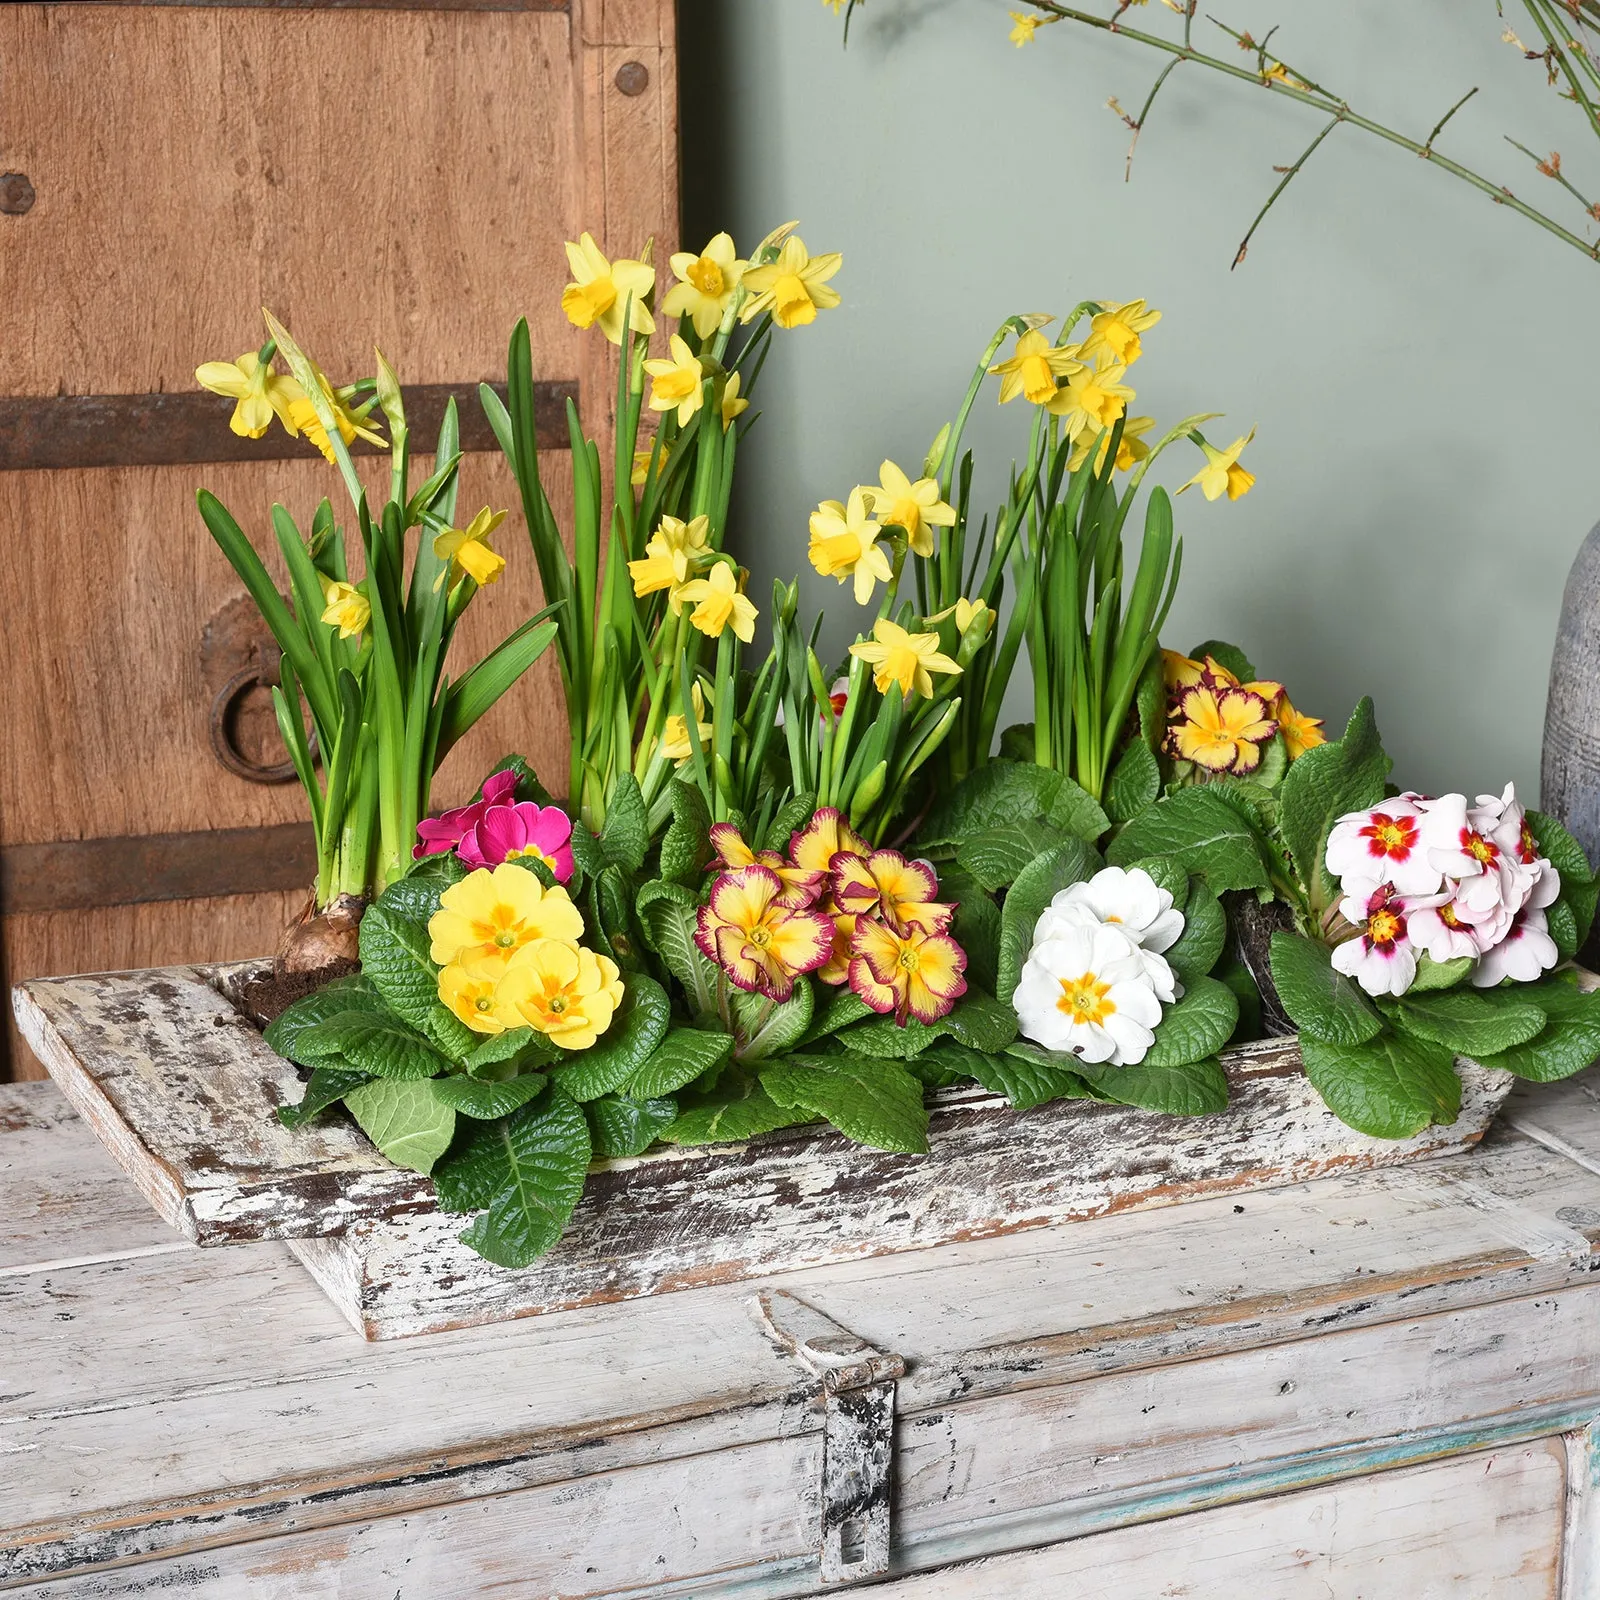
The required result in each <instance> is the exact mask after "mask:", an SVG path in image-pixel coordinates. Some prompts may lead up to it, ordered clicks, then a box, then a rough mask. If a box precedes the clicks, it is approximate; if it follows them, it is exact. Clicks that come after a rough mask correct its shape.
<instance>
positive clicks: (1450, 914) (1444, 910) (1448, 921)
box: [1439, 906, 1462, 928]
mask: <svg viewBox="0 0 1600 1600" xmlns="http://www.w3.org/2000/svg"><path fill="white" fill-rule="evenodd" d="M1439 920H1440V921H1441V922H1442V923H1443V924H1444V925H1445V927H1447V928H1460V927H1461V926H1462V923H1461V918H1460V917H1458V916H1457V915H1456V908H1455V907H1454V906H1440V907H1439Z"/></svg>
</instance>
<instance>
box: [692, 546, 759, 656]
mask: <svg viewBox="0 0 1600 1600" xmlns="http://www.w3.org/2000/svg"><path fill="white" fill-rule="evenodd" d="M675 598H676V600H677V602H678V604H679V605H680V606H686V605H692V606H693V607H694V610H693V611H691V612H690V613H689V620H690V621H691V622H692V623H693V624H694V625H695V627H697V628H698V629H699V630H700V631H701V633H703V634H705V635H706V636H707V637H708V638H711V639H719V638H721V637H722V630H723V629H724V628H727V627H732V629H733V631H734V633H735V635H736V636H737V637H738V638H739V640H740V641H741V642H742V643H744V644H749V643H750V641H751V640H752V639H753V638H754V637H755V632H756V608H755V607H754V606H753V605H752V604H751V603H750V602H749V601H748V600H747V599H746V598H745V597H744V595H743V594H742V593H740V590H739V581H738V579H736V578H735V577H734V575H733V568H732V567H730V566H729V565H728V563H727V562H726V561H719V562H718V563H717V564H716V566H714V567H713V568H712V569H711V571H710V572H709V573H708V574H707V575H706V576H705V577H703V578H696V579H695V580H694V581H693V582H692V583H686V584H684V586H683V587H682V588H681V589H679V590H678V593H677V595H676V597H675Z"/></svg>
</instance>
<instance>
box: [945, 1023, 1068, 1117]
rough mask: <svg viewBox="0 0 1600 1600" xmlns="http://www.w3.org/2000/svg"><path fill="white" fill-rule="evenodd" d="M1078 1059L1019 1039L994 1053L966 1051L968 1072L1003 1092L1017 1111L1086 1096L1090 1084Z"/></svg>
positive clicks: (998, 1091) (988, 1085) (985, 1086)
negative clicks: (1081, 1072)
mask: <svg viewBox="0 0 1600 1600" xmlns="http://www.w3.org/2000/svg"><path fill="white" fill-rule="evenodd" d="M1077 1061H1078V1058H1077V1057H1076V1056H1072V1055H1061V1054H1058V1053H1057V1052H1055V1051H1052V1050H1045V1049H1042V1048H1041V1047H1040V1046H1038V1045H1036V1044H1033V1043H1031V1042H1030V1041H1028V1040H1026V1039H1019V1040H1016V1041H1014V1042H1013V1043H1011V1044H1009V1045H1007V1046H1006V1048H1005V1050H1004V1052H1003V1053H1002V1054H1000V1055H997V1056H992V1055H988V1054H987V1053H985V1052H983V1051H981V1050H973V1051H969V1052H968V1063H969V1064H968V1071H969V1074H970V1076H971V1077H973V1078H975V1079H977V1081H978V1082H979V1083H981V1084H982V1085H983V1086H984V1088H985V1089H987V1090H989V1091H990V1092H991V1093H992V1094H1003V1095H1004V1096H1005V1097H1006V1099H1008V1100H1009V1101H1010V1102H1011V1104H1012V1105H1013V1106H1014V1107H1015V1108H1016V1109H1017V1110H1018V1111H1031V1110H1032V1109H1033V1107H1035V1106H1042V1105H1044V1104H1046V1103H1047V1102H1048V1101H1051V1100H1083V1099H1087V1098H1089V1086H1088V1084H1086V1083H1085V1082H1084V1080H1083V1079H1082V1078H1081V1077H1080V1076H1079V1075H1078V1072H1077V1070H1076V1069H1077Z"/></svg>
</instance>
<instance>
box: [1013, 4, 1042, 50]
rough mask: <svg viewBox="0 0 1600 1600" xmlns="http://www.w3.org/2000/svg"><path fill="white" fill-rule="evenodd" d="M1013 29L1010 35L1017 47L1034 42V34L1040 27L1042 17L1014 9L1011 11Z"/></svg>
mask: <svg viewBox="0 0 1600 1600" xmlns="http://www.w3.org/2000/svg"><path fill="white" fill-rule="evenodd" d="M1010 16H1011V21H1012V24H1013V26H1012V29H1011V32H1010V34H1009V35H1008V37H1009V38H1010V40H1011V42H1012V44H1014V45H1015V46H1016V47H1017V49H1019V50H1020V49H1021V48H1022V47H1023V45H1025V44H1032V43H1033V36H1034V34H1035V33H1036V32H1038V29H1039V22H1040V20H1041V19H1040V18H1038V17H1030V16H1028V15H1027V14H1026V13H1025V12H1021V11H1013V12H1011V13H1010Z"/></svg>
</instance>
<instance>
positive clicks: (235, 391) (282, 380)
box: [194, 350, 306, 439]
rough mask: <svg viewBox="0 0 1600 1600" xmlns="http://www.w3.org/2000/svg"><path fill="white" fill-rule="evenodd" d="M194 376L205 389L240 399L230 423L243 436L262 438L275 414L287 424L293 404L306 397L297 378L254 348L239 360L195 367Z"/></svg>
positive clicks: (293, 430) (229, 420) (208, 363)
mask: <svg viewBox="0 0 1600 1600" xmlns="http://www.w3.org/2000/svg"><path fill="white" fill-rule="evenodd" d="M194 379H195V382H196V383H198V384H199V385H200V387H201V388H202V389H209V390H210V391H211V392H212V394H221V395H226V396H228V398H229V399H231V400H237V401H238V402H239V403H238V404H237V405H236V406H235V407H234V408H233V415H232V416H231V417H230V418H229V419H228V426H229V427H230V428H232V429H233V431H234V432H235V433H236V434H238V435H239V437H240V438H242V439H259V438H260V437H261V435H262V434H264V433H265V432H266V431H267V429H268V428H270V427H271V426H272V419H273V417H274V416H277V417H279V418H281V419H282V420H283V423H284V425H285V427H287V426H288V421H289V407H290V406H291V405H292V404H293V403H294V402H295V401H296V400H304V399H305V397H306V396H305V390H304V389H302V388H301V387H300V385H299V384H298V383H296V382H295V381H294V379H293V378H290V377H286V376H285V375H284V374H283V373H281V372H274V371H273V370H272V363H271V362H270V361H263V360H262V359H261V357H260V356H259V355H257V354H256V352H255V351H254V350H246V351H245V353H244V354H243V355H242V356H240V357H239V359H238V360H237V361H207V362H204V363H203V364H202V365H200V366H198V367H196V368H195V370H194ZM296 431H298V430H296V429H290V432H296Z"/></svg>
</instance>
